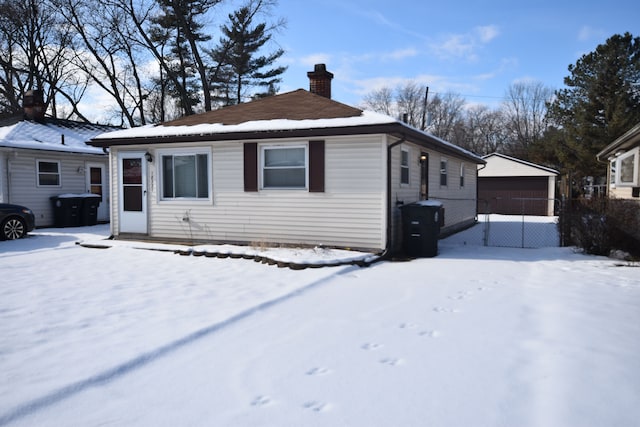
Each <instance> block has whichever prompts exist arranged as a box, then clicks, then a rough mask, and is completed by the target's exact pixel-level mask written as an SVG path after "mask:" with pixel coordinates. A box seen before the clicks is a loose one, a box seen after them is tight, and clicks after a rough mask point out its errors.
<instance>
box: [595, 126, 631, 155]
mask: <svg viewBox="0 0 640 427" xmlns="http://www.w3.org/2000/svg"><path fill="white" fill-rule="evenodd" d="M637 145H640V123H638V124H637V125H635V126H634V127H632V128H631V129H629V130H628V131H627V132H625V134H624V135H622V136H621V137H619V138H618V139H616V140H615V141H613V142H612V143H611V144H609V145H607V146H606V147H605V148H604V149H603V150H602V151H600V152H599V153H598V154H597V157H598V160H607V158H608V157H610V156H611V155H613V154H615V153H616V151H618V150H628V149H630V148H633V147H635V146H637Z"/></svg>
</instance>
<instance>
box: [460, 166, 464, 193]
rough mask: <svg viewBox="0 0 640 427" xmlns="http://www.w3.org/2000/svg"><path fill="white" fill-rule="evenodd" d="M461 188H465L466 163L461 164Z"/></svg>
mask: <svg viewBox="0 0 640 427" xmlns="http://www.w3.org/2000/svg"><path fill="white" fill-rule="evenodd" d="M460 187H461V188H462V187H464V163H460Z"/></svg>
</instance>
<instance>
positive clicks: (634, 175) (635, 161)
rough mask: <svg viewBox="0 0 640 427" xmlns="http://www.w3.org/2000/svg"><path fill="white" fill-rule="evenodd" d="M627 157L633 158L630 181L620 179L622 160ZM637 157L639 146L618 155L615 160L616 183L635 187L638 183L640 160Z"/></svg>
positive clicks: (638, 155) (639, 154)
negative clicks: (639, 164)
mask: <svg viewBox="0 0 640 427" xmlns="http://www.w3.org/2000/svg"><path fill="white" fill-rule="evenodd" d="M629 157H632V158H633V166H632V170H631V173H632V178H633V179H632V180H631V181H622V180H621V178H622V161H623V160H626V159H627V158H629ZM639 157H640V147H636V148H634V149H633V150H629V151H627V152H626V153H624V154H621V155H620V156H618V158H617V160H616V181H615V182H616V185H618V186H620V187H635V186H637V185H638V163H639V162H640V160H639V159H638V158H639Z"/></svg>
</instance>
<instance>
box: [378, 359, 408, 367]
mask: <svg viewBox="0 0 640 427" xmlns="http://www.w3.org/2000/svg"><path fill="white" fill-rule="evenodd" d="M380 363H382V364H383V365H387V366H398V365H402V364H404V360H403V359H401V358H396V357H385V358H384V359H380Z"/></svg>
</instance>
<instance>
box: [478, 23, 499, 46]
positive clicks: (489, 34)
mask: <svg viewBox="0 0 640 427" xmlns="http://www.w3.org/2000/svg"><path fill="white" fill-rule="evenodd" d="M474 33H475V34H476V35H478V37H479V38H480V41H481V42H482V43H489V42H490V41H491V40H493V39H495V38H496V37H498V35H500V30H498V27H496V26H495V25H485V26H482V27H476V28H474Z"/></svg>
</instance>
